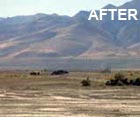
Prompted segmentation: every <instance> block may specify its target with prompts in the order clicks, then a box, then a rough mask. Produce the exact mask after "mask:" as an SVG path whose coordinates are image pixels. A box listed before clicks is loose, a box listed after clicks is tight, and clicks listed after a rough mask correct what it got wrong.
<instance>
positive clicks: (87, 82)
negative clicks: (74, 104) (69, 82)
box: [81, 78, 91, 87]
mask: <svg viewBox="0 0 140 117" xmlns="http://www.w3.org/2000/svg"><path fill="white" fill-rule="evenodd" d="M81 83H82V86H85V87H86V86H90V85H91V84H90V80H89V78H87V79H86V80H83V81H82V82H81Z"/></svg>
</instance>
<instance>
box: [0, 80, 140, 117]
mask: <svg viewBox="0 0 140 117" xmlns="http://www.w3.org/2000/svg"><path fill="white" fill-rule="evenodd" d="M5 83H9V85H8V84H6V85H5ZM78 83H79V81H73V80H72V81H71V80H66V81H65V82H64V78H63V79H57V80H55V79H53V80H51V79H49V80H47V79H43V80H42V79H39V80H35V81H34V80H33V79H26V80H23V79H8V80H4V79H0V117H140V88H139V87H113V88H112V87H104V88H98V87H94V86H92V87H87V88H83V87H81V85H80V84H78ZM16 84H17V85H16ZM76 84H77V86H75V87H74V85H76Z"/></svg>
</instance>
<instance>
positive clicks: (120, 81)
mask: <svg viewBox="0 0 140 117" xmlns="http://www.w3.org/2000/svg"><path fill="white" fill-rule="evenodd" d="M105 85H107V86H129V85H133V86H140V78H136V79H135V80H130V81H129V80H128V78H125V76H124V75H122V74H120V73H117V74H116V75H115V76H114V79H111V80H109V81H107V82H106V83H105Z"/></svg>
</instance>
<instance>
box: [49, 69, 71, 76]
mask: <svg viewBox="0 0 140 117" xmlns="http://www.w3.org/2000/svg"><path fill="white" fill-rule="evenodd" d="M68 73H69V72H68V71H65V70H57V71H54V72H52V73H51V75H63V74H68Z"/></svg>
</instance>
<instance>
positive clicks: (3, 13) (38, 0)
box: [0, 0, 131, 17]
mask: <svg viewBox="0 0 140 117" xmlns="http://www.w3.org/2000/svg"><path fill="white" fill-rule="evenodd" d="M127 1H131V0H0V17H9V16H15V15H30V14H36V13H46V14H51V13H58V14H60V15H74V14H75V13H77V12H78V11H80V10H91V9H99V8H101V7H103V6H105V5H106V4H108V3H112V4H114V5H117V6H118V5H121V4H123V3H125V2H127Z"/></svg>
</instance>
